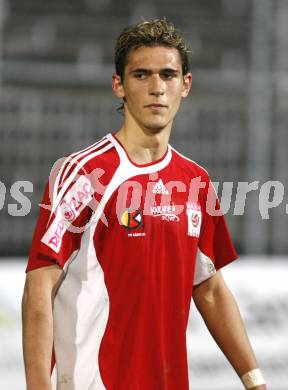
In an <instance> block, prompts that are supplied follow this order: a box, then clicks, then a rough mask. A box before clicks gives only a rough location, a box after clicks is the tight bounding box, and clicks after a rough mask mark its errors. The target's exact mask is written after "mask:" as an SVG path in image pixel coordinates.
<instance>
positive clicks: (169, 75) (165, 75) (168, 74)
mask: <svg viewBox="0 0 288 390" xmlns="http://www.w3.org/2000/svg"><path fill="white" fill-rule="evenodd" d="M162 77H163V78H164V79H165V80H172V79H173V78H175V77H176V74H175V73H171V72H164V73H162Z"/></svg>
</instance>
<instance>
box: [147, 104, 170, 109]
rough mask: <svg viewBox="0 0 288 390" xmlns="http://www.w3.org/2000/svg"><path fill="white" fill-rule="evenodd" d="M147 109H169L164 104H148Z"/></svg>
mask: <svg viewBox="0 0 288 390" xmlns="http://www.w3.org/2000/svg"><path fill="white" fill-rule="evenodd" d="M145 108H153V109H159V108H167V106H165V105H164V104H159V103H152V104H147V105H146V106H145Z"/></svg>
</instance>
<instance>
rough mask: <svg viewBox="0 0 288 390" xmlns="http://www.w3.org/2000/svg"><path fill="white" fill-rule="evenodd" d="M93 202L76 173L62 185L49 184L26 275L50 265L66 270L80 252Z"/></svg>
mask: <svg viewBox="0 0 288 390" xmlns="http://www.w3.org/2000/svg"><path fill="white" fill-rule="evenodd" d="M50 178H51V176H50ZM56 186H57V187H56ZM92 199H93V192H92V188H91V184H90V180H89V177H87V175H84V174H81V173H80V174H79V173H78V174H77V176H76V177H73V179H71V180H69V179H68V180H66V181H65V182H64V183H62V184H59V180H57V178H56V180H49V182H48V184H47V185H46V187H45V191H44V196H43V199H42V203H41V204H40V210H39V216H38V221H37V224H36V228H35V231H34V235H33V239H32V244H31V248H30V253H29V259H28V264H27V268H26V272H28V271H31V270H33V269H37V268H40V267H44V266H49V265H52V264H58V265H59V266H60V267H61V268H65V266H66V264H67V263H68V262H69V260H70V259H71V258H72V257H74V254H76V253H77V252H78V250H79V248H80V245H81V237H82V235H83V233H84V231H85V230H86V228H87V226H88V224H89V220H90V217H91V214H92V209H91V202H92Z"/></svg>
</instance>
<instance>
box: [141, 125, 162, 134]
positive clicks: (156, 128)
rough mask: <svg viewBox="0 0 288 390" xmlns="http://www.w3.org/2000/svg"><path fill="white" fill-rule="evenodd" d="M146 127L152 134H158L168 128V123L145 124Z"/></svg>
mask: <svg viewBox="0 0 288 390" xmlns="http://www.w3.org/2000/svg"><path fill="white" fill-rule="evenodd" d="M144 126H145V128H146V129H147V130H148V131H150V132H151V133H154V134H157V133H160V132H161V131H163V130H164V129H165V128H166V127H167V123H165V124H164V123H145V124H144Z"/></svg>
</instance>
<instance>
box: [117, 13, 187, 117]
mask: <svg viewBox="0 0 288 390" xmlns="http://www.w3.org/2000/svg"><path fill="white" fill-rule="evenodd" d="M142 46H167V47H172V48H175V49H177V50H178V52H179V54H180V57H181V62H182V72H183V75H185V74H187V73H188V72H189V71H190V59H189V53H190V48H189V47H188V45H187V44H186V42H185V40H184V37H183V35H182V34H181V33H180V31H179V30H177V29H176V28H175V26H174V24H173V23H172V22H170V21H168V20H167V19H166V18H165V17H163V18H160V19H151V20H149V21H147V20H144V21H142V22H140V23H138V24H136V25H133V26H128V27H126V28H124V30H123V31H122V32H121V33H120V34H119V36H118V38H117V41H116V46H115V57H114V62H115V71H116V74H117V75H118V76H120V78H121V81H122V82H123V80H124V70H125V66H126V64H127V58H128V54H129V53H130V51H131V50H133V49H137V48H138V47H142ZM123 108H124V105H123V104H121V105H120V107H118V109H117V111H118V112H123Z"/></svg>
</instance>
